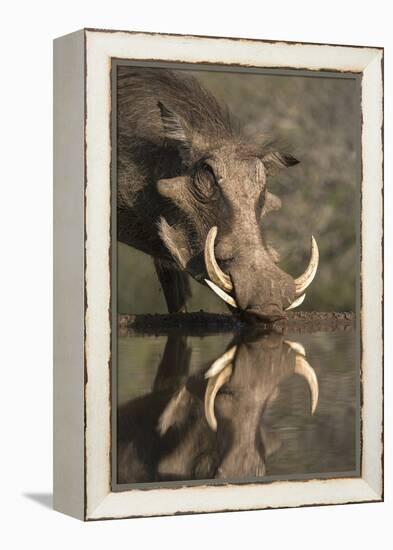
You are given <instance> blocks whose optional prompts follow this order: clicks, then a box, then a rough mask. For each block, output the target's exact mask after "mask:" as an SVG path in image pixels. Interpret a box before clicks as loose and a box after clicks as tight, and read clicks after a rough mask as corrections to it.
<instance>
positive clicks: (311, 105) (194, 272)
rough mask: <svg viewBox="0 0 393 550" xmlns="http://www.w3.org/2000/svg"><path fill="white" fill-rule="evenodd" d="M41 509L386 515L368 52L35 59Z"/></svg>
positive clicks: (234, 49) (378, 212)
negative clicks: (47, 225) (48, 377)
mask: <svg viewBox="0 0 393 550" xmlns="http://www.w3.org/2000/svg"><path fill="white" fill-rule="evenodd" d="M54 159H55V166H54V193H55V199H54V216H55V234H54V258H55V261H54V263H55V266H54V270H55V271H54V273H55V295H54V299H55V312H54V325H55V328H54V350H55V352H54V506H55V508H56V509H57V510H59V511H61V512H64V513H67V514H69V515H72V516H75V517H77V518H80V519H83V520H97V519H108V518H127V517H140V516H157V515H171V514H184V513H205V512H217V511H234V510H255V509H264V508H282V507H295V506H311V505H322V504H323V505H326V504H344V503H357V502H373V501H381V500H382V499H383V356H382V347H383V326H382V303H383V302H382V301H383V259H382V239H383V221H382V209H383V50H382V49H381V48H371V47H361V46H338V45H325V44H304V43H287V42H272V41H264V40H242V39H233V38H218V37H216V38H213V37H201V36H181V35H164V34H147V33H139V32H124V31H104V30H93V29H86V30H81V31H78V32H75V33H73V34H70V35H67V36H64V37H62V38H59V39H57V40H55V43H54Z"/></svg>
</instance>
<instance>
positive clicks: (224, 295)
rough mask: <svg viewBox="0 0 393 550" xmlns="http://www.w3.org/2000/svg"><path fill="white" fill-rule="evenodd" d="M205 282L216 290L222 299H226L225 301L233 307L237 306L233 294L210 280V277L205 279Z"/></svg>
mask: <svg viewBox="0 0 393 550" xmlns="http://www.w3.org/2000/svg"><path fill="white" fill-rule="evenodd" d="M205 283H206V284H208V285H209V286H210V288H211V289H212V290H213V292H215V293H216V294H217V295H218V296H219V297H220V298H221V300H224V302H226V303H227V304H229V305H230V306H232V307H237V304H236V302H235V300H234V298H232V296H229V294H227V293H226V292H224V291H223V290H221V288H220V287H219V286H217V285H216V284H214V283H213V281H209V279H205Z"/></svg>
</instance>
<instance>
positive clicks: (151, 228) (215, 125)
mask: <svg viewBox="0 0 393 550" xmlns="http://www.w3.org/2000/svg"><path fill="white" fill-rule="evenodd" d="M117 122H118V239H119V241H121V242H123V243H126V244H128V245H130V246H133V247H135V248H137V249H139V250H142V251H143V252H145V253H147V254H149V255H150V256H152V257H153V258H154V263H155V267H156V270H157V274H158V277H159V280H160V283H161V285H162V288H163V291H164V295H165V299H166V302H167V306H168V309H169V311H170V312H177V311H184V310H185V304H186V299H187V297H188V296H189V293H190V290H189V283H188V277H187V275H188V274H189V275H191V276H192V277H194V278H195V279H196V280H197V281H199V282H200V283H202V284H205V285H208V286H209V287H210V288H211V289H212V290H213V291H214V292H216V294H218V295H219V296H220V297H221V298H222V299H223V300H224V301H225V302H226V303H227V304H228V305H229V307H230V308H231V309H232V310H236V311H241V312H244V313H245V316H246V317H247V318H250V319H262V320H264V321H275V320H277V319H280V318H282V317H285V310H288V309H291V308H293V307H296V306H298V305H300V303H301V302H302V301H303V299H304V291H305V290H306V288H307V286H308V285H309V284H310V283H311V281H312V279H313V277H314V276H315V272H316V270H317V266H318V247H317V244H316V242H315V239H314V238H313V237H312V241H311V260H310V263H309V266H308V268H307V269H306V271H305V272H304V274H303V275H302V276H300V277H299V278H297V279H294V278H293V277H291V276H290V275H288V274H287V273H285V272H284V271H283V270H281V269H280V268H279V267H278V265H277V263H278V255H277V253H276V252H275V251H274V250H273V249H272V248H271V247H270V246H269V245H268V244H267V243H266V242H265V239H264V236H263V234H262V231H261V220H262V218H263V216H265V215H266V214H267V213H268V212H270V211H273V210H277V209H278V208H280V204H281V203H280V199H279V198H278V197H276V196H275V195H273V194H272V193H270V192H269V191H268V190H267V185H266V180H267V177H268V176H269V175H271V174H275V173H276V172H277V171H279V170H280V169H283V168H286V167H290V166H293V165H295V164H297V163H298V161H297V160H296V159H295V158H294V157H293V156H292V155H290V154H288V153H284V152H280V151H278V150H276V149H275V148H274V147H273V146H272V145H267V144H265V145H259V144H258V142H257V140H255V141H254V142H250V140H249V139H246V137H245V136H244V135H242V132H241V130H240V128H239V125H238V124H237V123H235V121H234V118H233V117H232V116H231V115H230V113H229V111H228V109H227V108H226V107H224V106H223V105H221V104H220V103H219V102H218V101H217V100H216V99H215V98H214V97H213V96H212V95H211V94H210V93H209V92H208V91H207V90H205V89H204V88H202V87H201V86H200V84H199V83H198V81H197V80H196V79H195V78H191V77H186V76H184V75H183V76H179V75H178V74H175V73H173V72H170V71H166V70H161V69H154V70H148V69H145V70H141V69H134V68H131V67H121V68H119V69H118V118H117Z"/></svg>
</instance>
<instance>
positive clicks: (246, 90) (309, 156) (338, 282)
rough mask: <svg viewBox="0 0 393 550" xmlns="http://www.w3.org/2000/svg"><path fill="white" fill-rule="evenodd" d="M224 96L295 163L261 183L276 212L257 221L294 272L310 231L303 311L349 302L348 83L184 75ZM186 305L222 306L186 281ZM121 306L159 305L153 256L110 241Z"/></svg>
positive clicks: (143, 308)
mask: <svg viewBox="0 0 393 550" xmlns="http://www.w3.org/2000/svg"><path fill="white" fill-rule="evenodd" d="M193 74H194V76H196V77H197V78H198V79H199V80H200V81H201V82H202V84H203V85H204V86H205V87H207V88H208V89H210V90H211V91H212V92H213V93H214V94H215V95H216V96H217V97H218V98H219V99H220V100H223V101H225V102H226V103H227V104H228V106H229V108H230V110H231V111H232V113H233V114H235V115H236V116H237V117H238V118H239V120H240V121H241V123H242V124H243V125H244V126H245V128H246V130H248V131H249V132H250V133H257V134H266V135H268V136H270V137H274V138H277V139H278V140H279V141H282V142H283V143H284V145H286V149H287V150H288V151H290V152H291V153H293V154H294V155H295V156H296V158H298V159H299V160H300V161H301V164H299V165H297V166H295V167H293V168H291V170H289V171H283V172H282V173H281V174H280V175H279V176H276V178H274V179H272V180H271V181H270V182H268V189H270V190H271V191H272V192H273V193H275V194H277V195H278V196H279V197H280V198H281V200H282V209H281V210H280V211H279V212H277V213H274V214H271V215H268V216H267V217H266V218H265V220H264V232H265V234H267V235H268V240H270V242H271V243H272V244H273V246H274V247H275V248H276V249H277V250H278V251H279V253H280V255H281V263H280V266H281V267H282V268H283V269H284V270H285V271H287V272H288V273H290V274H292V275H293V276H297V275H299V274H300V273H301V272H303V270H304V268H305V266H306V264H307V261H308V258H309V242H310V236H311V234H314V236H315V237H316V239H317V241H318V245H319V248H320V264H319V270H318V274H317V276H316V278H315V280H314V282H313V284H312V285H311V287H310V288H309V289H308V290H307V297H306V300H305V302H304V303H303V304H302V306H301V309H303V310H319V311H348V310H354V309H355V280H356V272H357V265H356V250H355V247H356V238H355V224H356V210H357V206H358V200H359V194H358V192H357V189H356V182H357V177H358V176H357V155H356V150H357V139H358V136H359V115H360V113H359V97H358V91H357V83H356V82H355V81H354V80H343V79H338V78H336V79H334V78H320V77H315V78H314V77H312V78H306V77H288V76H282V77H281V76H264V75H254V74H253V75H251V74H239V73H217V72H193ZM191 285H192V290H193V297H192V298H191V300H190V301H189V303H188V308H189V310H194V311H195V310H200V309H204V310H206V311H216V312H220V311H226V307H225V305H224V304H223V303H222V302H221V301H220V300H219V299H218V298H217V297H216V296H215V295H213V293H212V292H211V291H210V290H209V289H207V288H204V287H202V286H201V285H199V284H198V283H195V282H194V281H192V282H191ZM118 301H119V312H120V313H147V312H152V313H153V312H158V313H159V312H165V311H166V307H165V302H164V298H163V296H162V292H161V290H160V285H159V282H158V279H157V276H156V274H155V271H154V268H153V262H152V259H151V258H150V257H148V256H146V255H144V254H143V253H140V252H137V251H136V250H133V249H131V248H129V247H127V246H125V245H119V255H118Z"/></svg>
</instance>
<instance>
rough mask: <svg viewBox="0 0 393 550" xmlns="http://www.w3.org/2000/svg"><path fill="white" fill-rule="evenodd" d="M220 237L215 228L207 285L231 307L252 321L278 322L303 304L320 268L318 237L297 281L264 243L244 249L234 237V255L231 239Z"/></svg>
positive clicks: (210, 241)
mask: <svg viewBox="0 0 393 550" xmlns="http://www.w3.org/2000/svg"><path fill="white" fill-rule="evenodd" d="M217 235H218V229H217V227H212V228H211V229H210V231H209V233H208V235H207V238H206V244H205V251H204V257H205V266H206V272H207V275H208V277H207V278H206V279H205V282H206V284H207V285H208V286H209V287H210V288H211V289H212V290H213V291H214V292H215V293H216V294H217V295H218V296H219V297H220V298H222V299H223V300H224V301H225V302H226V303H227V304H228V305H229V306H230V307H231V308H233V309H237V310H240V311H241V312H243V313H244V315H245V317H246V318H247V319H249V320H261V321H265V322H274V321H277V320H280V319H283V318H285V317H286V313H285V312H286V311H288V310H289V309H292V308H294V307H296V306H297V305H300V304H301V303H302V301H303V300H304V297H305V294H304V291H305V290H306V288H307V287H308V286H309V285H310V284H311V282H312V280H313V278H314V276H315V273H316V271H317V268H318V259H319V253H318V247H317V244H316V241H315V239H314V237H312V241H311V259H310V262H309V265H308V267H307V269H306V271H305V272H304V273H303V275H301V276H300V277H298V278H296V279H294V278H293V277H291V276H290V275H288V274H287V273H285V272H284V271H283V270H281V269H280V268H279V267H278V266H277V265H276V264H275V263H274V262H273V260H272V258H271V257H270V255H269V253H268V252H267V251H266V250H265V248H264V247H263V244H262V242H261V241H259V242H258V243H248V246H244V245H243V246H242V247H240V246H239V245H238V244H237V243H236V236H233V239H232V242H233V245H232V248H233V250H235V251H236V252H231V244H230V242H231V241H230V239H228V238H226V239H225V241H224V240H223V241H221V242H220V240H219V238H217ZM216 239H217V246H216ZM221 266H222V267H221Z"/></svg>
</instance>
